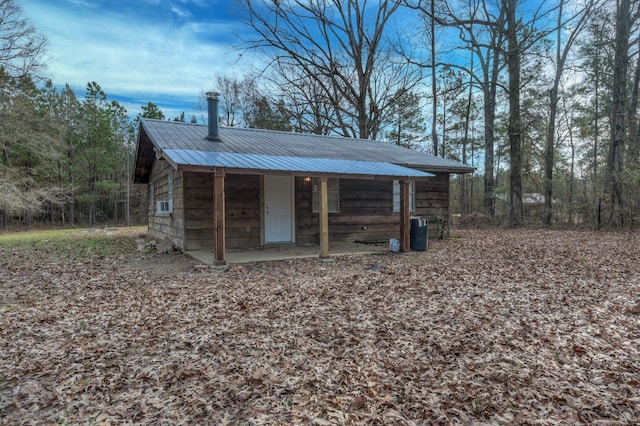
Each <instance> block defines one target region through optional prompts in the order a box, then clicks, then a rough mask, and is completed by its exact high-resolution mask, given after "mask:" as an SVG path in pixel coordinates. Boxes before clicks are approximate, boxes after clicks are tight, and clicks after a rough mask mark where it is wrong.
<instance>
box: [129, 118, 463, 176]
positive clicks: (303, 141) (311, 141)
mask: <svg viewBox="0 0 640 426" xmlns="http://www.w3.org/2000/svg"><path fill="white" fill-rule="evenodd" d="M141 126H142V127H143V128H144V131H145V132H146V133H147V135H148V136H149V138H150V139H151V141H152V142H153V144H154V146H155V147H156V148H157V149H160V150H161V151H163V152H166V151H167V150H169V149H173V150H187V151H201V152H226V153H234V154H252V155H264V156H269V157H272V159H274V158H276V157H296V158H307V159H319V158H324V159H334V160H353V161H368V162H383V163H392V164H396V165H401V166H406V167H410V168H417V169H421V170H426V171H444V172H452V173H468V172H471V171H473V170H474V168H473V167H470V166H467V165H465V164H462V163H459V162H457V161H453V160H448V159H445V158H440V157H436V156H433V155H428V154H425V153H421V152H418V151H415V150H412V149H408V148H403V147H400V146H397V145H394V144H390V143H385V142H376V141H370V140H364V139H351V138H342V137H335V136H321V135H311V134H303V133H292V132H278V131H271V130H256V129H244V128H236V127H220V129H219V135H220V138H221V139H222V142H210V141H207V140H205V137H206V136H207V132H208V128H207V126H205V125H198V124H188V123H181V122H174V121H160V120H150V119H142V120H141Z"/></svg>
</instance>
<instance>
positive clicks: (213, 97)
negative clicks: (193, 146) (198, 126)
mask: <svg viewBox="0 0 640 426" xmlns="http://www.w3.org/2000/svg"><path fill="white" fill-rule="evenodd" d="M206 95H207V112H208V117H209V118H208V120H209V134H208V135H207V137H206V138H205V139H206V140H208V141H211V142H222V139H220V134H219V132H218V102H219V96H220V94H219V93H216V92H207V93H206Z"/></svg>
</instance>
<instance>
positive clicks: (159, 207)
mask: <svg viewBox="0 0 640 426" xmlns="http://www.w3.org/2000/svg"><path fill="white" fill-rule="evenodd" d="M171 212H173V203H172V202H171V201H158V202H156V213H158V214H168V213H171Z"/></svg>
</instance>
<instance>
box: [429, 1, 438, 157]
mask: <svg viewBox="0 0 640 426" xmlns="http://www.w3.org/2000/svg"><path fill="white" fill-rule="evenodd" d="M435 1H436V0H431V27H430V28H429V29H430V31H431V34H430V37H431V97H432V102H431V114H432V118H431V142H432V144H433V155H435V156H438V130H437V128H436V127H437V123H438V86H437V84H436V82H437V76H436V20H435V18H434V16H435V8H436V5H435Z"/></svg>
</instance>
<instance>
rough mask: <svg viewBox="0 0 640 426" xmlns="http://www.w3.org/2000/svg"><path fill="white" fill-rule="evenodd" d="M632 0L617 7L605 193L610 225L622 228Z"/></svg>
mask: <svg viewBox="0 0 640 426" xmlns="http://www.w3.org/2000/svg"><path fill="white" fill-rule="evenodd" d="M630 3H631V2H630V0H620V1H619V2H618V7H617V10H616V47H615V49H616V50H615V62H614V68H613V105H612V113H613V117H612V119H611V122H612V126H611V142H610V144H609V154H608V155H607V173H606V179H605V191H604V192H605V194H606V195H607V197H608V201H609V206H610V212H609V225H610V226H614V227H617V228H620V227H622V226H623V225H624V214H623V200H622V185H623V183H622V171H623V165H622V156H623V151H624V139H625V134H624V133H625V121H624V116H625V113H626V101H627V78H626V77H627V68H628V65H629V37H630V29H629V27H630V16H629V15H630V9H631V4H630Z"/></svg>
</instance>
